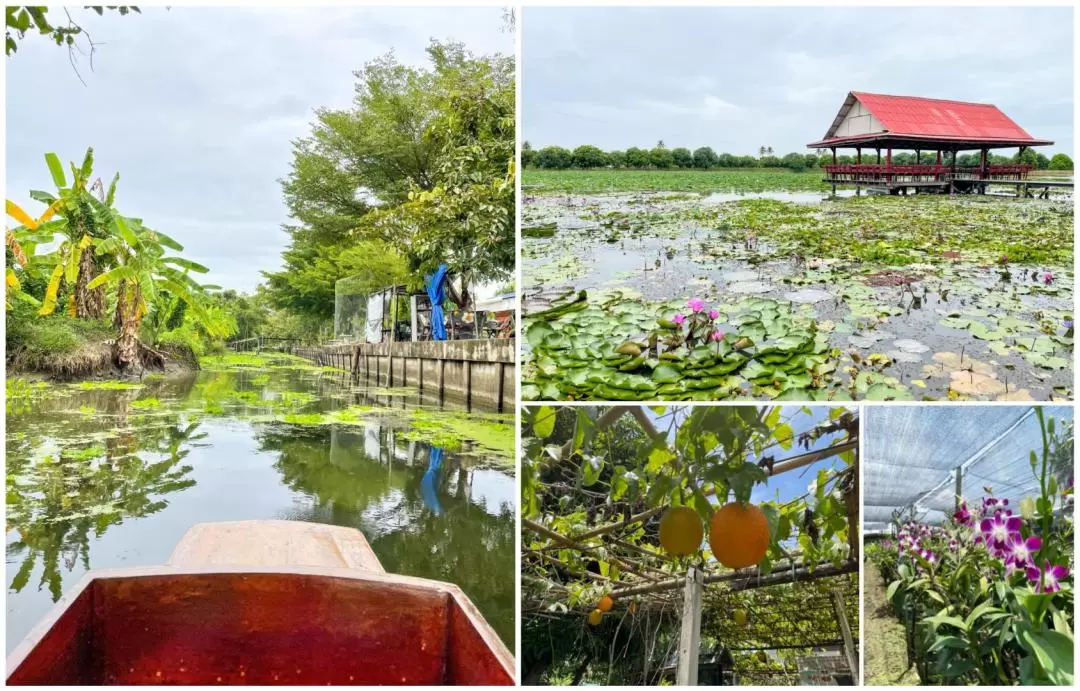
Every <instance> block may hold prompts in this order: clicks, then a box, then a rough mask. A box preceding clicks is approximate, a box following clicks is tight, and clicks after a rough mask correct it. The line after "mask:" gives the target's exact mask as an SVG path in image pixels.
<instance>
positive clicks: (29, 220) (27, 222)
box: [4, 199, 59, 308]
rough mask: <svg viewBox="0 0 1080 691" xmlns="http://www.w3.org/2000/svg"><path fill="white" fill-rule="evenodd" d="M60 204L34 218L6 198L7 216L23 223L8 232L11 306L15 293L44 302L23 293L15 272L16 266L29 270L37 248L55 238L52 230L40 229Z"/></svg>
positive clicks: (7, 283) (7, 279)
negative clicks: (42, 230)
mask: <svg viewBox="0 0 1080 691" xmlns="http://www.w3.org/2000/svg"><path fill="white" fill-rule="evenodd" d="M58 206H59V203H57V204H53V205H51V206H49V208H48V209H46V210H45V213H43V214H41V216H39V217H38V218H34V217H32V216H31V215H30V214H28V213H26V211H24V210H23V209H22V207H20V206H19V205H18V204H16V203H15V202H13V201H11V200H10V199H8V200H6V202H5V205H4V208H5V211H6V212H7V215H8V216H10V217H12V218H14V219H15V220H16V221H18V222H19V225H18V226H16V227H15V228H9V229H6V230H5V231H4V246H5V251H6V252H10V255H9V257H8V260H9V261H8V264H7V267H6V269H7V270H6V273H5V276H4V287H5V291H6V297H7V300H6V301H5V303H4V304H5V306H6V307H7V308H10V307H11V300H10V299H11V297H13V296H14V297H16V298H18V299H20V300H22V301H24V302H28V303H30V304H32V305H34V306H35V307H36V306H38V305H40V303H39V302H38V301H37V299H36V298H35V297H34V296H32V295H30V294H29V293H26V292H23V290H22V284H21V283H20V281H19V277H18V275H17V274H16V273H15V265H18V266H19V267H21V268H22V270H23V271H27V270H29V269H30V262H31V259H32V258H33V257H34V251H35V249H36V248H37V245H39V244H42V243H46V242H50V241H51V240H52V235H51V234H50V233H48V232H41V231H40V230H39V229H40V228H41V226H42V225H43V224H45V223H46V222H48V220H49V219H50V218H52V217H53V216H54V215H55V214H56V210H57V208H58Z"/></svg>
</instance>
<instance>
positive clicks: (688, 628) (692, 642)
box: [675, 566, 705, 686]
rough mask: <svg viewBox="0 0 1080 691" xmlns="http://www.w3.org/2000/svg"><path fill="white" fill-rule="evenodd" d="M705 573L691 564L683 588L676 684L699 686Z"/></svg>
mask: <svg viewBox="0 0 1080 691" xmlns="http://www.w3.org/2000/svg"><path fill="white" fill-rule="evenodd" d="M702 579H703V574H702V573H701V571H700V570H698V569H697V568H695V567H693V566H691V567H690V568H689V569H687V571H686V587H685V589H684V590H683V613H682V626H681V627H680V629H679V660H678V663H677V665H676V668H675V684H676V686H697V675H698V652H699V648H700V647H701V593H702V591H703V590H704V589H705V584H704V581H703V580H702Z"/></svg>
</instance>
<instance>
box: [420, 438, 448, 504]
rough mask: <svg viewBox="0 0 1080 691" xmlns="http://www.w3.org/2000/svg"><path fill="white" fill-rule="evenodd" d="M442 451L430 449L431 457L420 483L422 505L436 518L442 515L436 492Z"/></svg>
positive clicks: (437, 448) (435, 448) (434, 448)
mask: <svg viewBox="0 0 1080 691" xmlns="http://www.w3.org/2000/svg"><path fill="white" fill-rule="evenodd" d="M442 456H443V450H442V449H440V448H439V447H437V446H433V447H431V456H429V457H428V469H427V472H426V473H424V479H423V480H421V481H420V495H421V496H422V497H423V499H424V504H426V505H427V507H428V508H429V509H431V510H432V511H433V512H434V513H435V515H436V516H438V515H440V514H441V513H442V504H440V503H439V493H438V491H436V489H435V487H436V483H437V481H438V479H439V468H440V467H441V466H442Z"/></svg>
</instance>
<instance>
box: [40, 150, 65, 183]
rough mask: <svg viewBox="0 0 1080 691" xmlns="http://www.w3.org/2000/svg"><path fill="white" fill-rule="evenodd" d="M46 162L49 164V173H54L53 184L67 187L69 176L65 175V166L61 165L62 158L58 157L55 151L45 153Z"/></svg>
mask: <svg viewBox="0 0 1080 691" xmlns="http://www.w3.org/2000/svg"><path fill="white" fill-rule="evenodd" d="M45 163H46V164H47V165H48V166H49V173H50V174H51V175H52V179H53V184H54V185H56V187H57V188H58V189H63V188H64V187H67V177H66V176H65V175H64V166H62V165H60V159H59V158H57V156H56V154H54V153H47V154H45Z"/></svg>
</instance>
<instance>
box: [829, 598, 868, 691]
mask: <svg viewBox="0 0 1080 691" xmlns="http://www.w3.org/2000/svg"><path fill="white" fill-rule="evenodd" d="M832 596H833V609H835V610H836V622H837V623H838V624H839V625H840V635H841V636H842V637H843V638H844V657H845V658H847V663H848V668H849V669H850V670H851V678H852V679H854V680H855V685H856V686H858V685H859V682H860V680H861V677H862V675H861V674H859V672H860V670H859V658H858V656H857V655H856V654H855V640H854V639H853V638H852V636H851V625H850V624H849V623H848V620H847V614H846V613H845V612H844V596H843V594H842V593H841V592H840V591H839V590H833V591H832Z"/></svg>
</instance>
